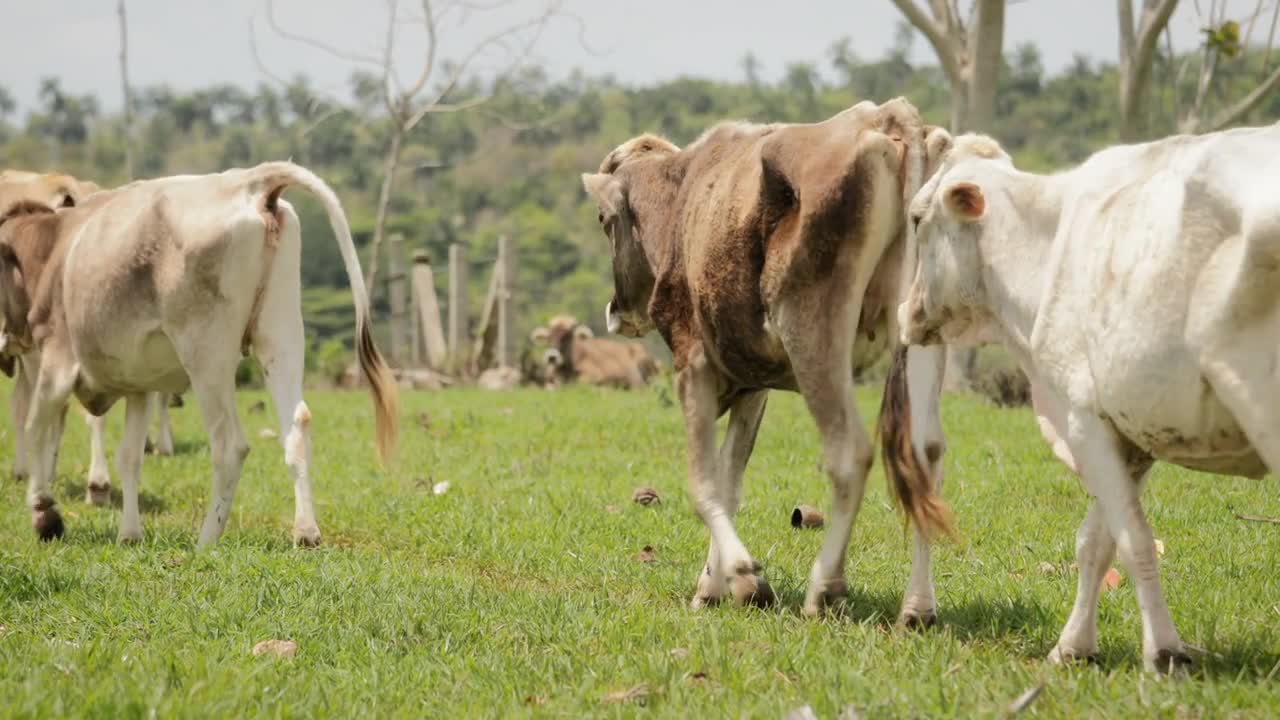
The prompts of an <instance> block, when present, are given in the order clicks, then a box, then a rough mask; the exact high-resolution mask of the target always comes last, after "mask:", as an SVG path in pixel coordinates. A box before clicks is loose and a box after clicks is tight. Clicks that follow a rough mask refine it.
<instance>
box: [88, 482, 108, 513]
mask: <svg viewBox="0 0 1280 720" xmlns="http://www.w3.org/2000/svg"><path fill="white" fill-rule="evenodd" d="M84 501H85V502H87V503H89V504H90V505H93V506H96V507H106V506H108V505H110V504H111V485H110V484H107V485H100V484H97V483H92V482H91V483H89V486H88V488H87V489H86V490H85V491H84Z"/></svg>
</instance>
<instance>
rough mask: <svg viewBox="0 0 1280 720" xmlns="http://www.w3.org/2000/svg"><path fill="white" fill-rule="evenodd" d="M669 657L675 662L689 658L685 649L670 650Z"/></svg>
mask: <svg viewBox="0 0 1280 720" xmlns="http://www.w3.org/2000/svg"><path fill="white" fill-rule="evenodd" d="M671 657H672V658H674V659H676V660H684V659H685V658H687V657H689V650H688V649H687V648H671Z"/></svg>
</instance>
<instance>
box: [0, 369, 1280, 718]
mask: <svg viewBox="0 0 1280 720" xmlns="http://www.w3.org/2000/svg"><path fill="white" fill-rule="evenodd" d="M262 397H263V396H262V395H261V394H255V393H246V394H244V395H243V396H242V398H241V410H242V412H241V418H242V419H243V420H244V421H245V426H246V433H247V434H248V435H249V436H250V437H251V438H252V441H251V442H252V445H253V452H251V453H250V456H249V459H248V461H247V463H246V466H245V474H244V477H243V479H242V481H241V484H240V489H239V493H238V496H237V498H236V505H235V510H234V512H233V514H232V518H231V522H230V524H229V527H228V530H227V533H226V535H225V536H224V538H223V540H222V541H221V543H220V544H219V545H218V546H217V547H216V549H215V550H213V551H212V552H207V553H201V554H195V553H194V551H193V548H194V544H195V539H196V526H197V523H198V521H199V519H200V518H201V517H202V513H203V508H204V505H205V502H206V498H207V493H208V491H209V490H208V484H209V480H208V478H209V475H210V472H211V470H210V466H209V463H208V459H207V452H206V450H205V447H206V446H205V444H204V436H203V432H202V431H201V430H200V427H199V421H198V413H197V411H196V410H195V408H194V407H193V406H192V405H191V404H188V406H187V407H186V408H184V409H181V410H177V411H175V412H174V421H175V424H176V428H175V432H176V435H177V438H178V442H179V451H180V452H179V454H178V455H177V456H176V457H173V458H150V457H149V458H148V459H147V460H146V462H145V465H144V469H143V499H142V501H143V511H144V517H143V522H144V532H145V533H146V537H145V541H144V542H143V543H142V544H141V545H140V546H136V547H121V546H117V545H116V544H115V534H116V527H117V522H118V517H117V515H118V510H112V511H107V510H99V509H95V508H92V507H90V506H88V505H85V504H84V503H83V501H82V496H83V494H84V480H83V476H84V473H85V469H86V465H87V452H86V447H87V439H86V438H87V434H86V430H85V427H84V423H83V422H81V421H80V420H79V419H78V418H77V417H74V416H72V417H69V418H68V431H67V442H66V444H65V446H64V448H63V450H62V453H61V467H60V474H59V477H58V481H57V484H56V487H55V494H56V496H57V497H58V499H59V501H60V502H62V503H63V505H62V506H63V508H64V511H66V515H67V523H68V532H67V536H66V538H65V539H63V540H62V541H60V542H55V543H53V544H49V545H42V544H40V543H38V542H37V541H36V539H35V537H34V534H33V533H32V531H31V529H30V527H29V524H28V517H29V516H28V513H27V511H26V509H25V508H24V506H23V490H22V488H20V487H19V486H18V485H17V484H15V483H12V482H5V483H0V508H2V512H0V715H2V716H5V717H33V716H40V717H65V716H89V717H97V718H104V717H143V716H158V717H256V716H275V717H308V718H310V717H456V718H461V717H479V716H493V715H503V716H506V715H534V716H549V717H553V716H558V717H584V716H593V717H595V716H606V717H608V716H661V717H746V716H749V717H765V718H780V717H782V716H783V715H784V714H785V713H786V712H787V711H789V710H791V709H793V708H796V707H798V706H802V705H806V704H808V705H812V707H813V708H814V710H815V711H816V712H817V714H818V716H819V717H824V718H830V717H835V716H836V714H837V713H838V712H839V711H840V710H841V709H842V708H844V707H846V706H848V705H853V706H856V707H858V708H860V709H861V710H862V711H863V712H865V713H866V714H867V717H974V716H988V715H998V714H1000V713H1002V712H1004V708H1005V707H1006V706H1007V705H1008V703H1009V702H1010V701H1011V700H1013V699H1014V698H1015V697H1017V696H1018V695H1020V694H1021V693H1022V692H1023V691H1025V690H1027V689H1028V688H1032V687H1035V686H1037V685H1039V684H1041V683H1043V685H1044V689H1043V692H1042V693H1041V694H1040V696H1039V698H1038V699H1037V700H1036V701H1035V702H1034V703H1033V704H1032V705H1031V706H1030V708H1029V709H1027V710H1026V711H1025V713H1024V714H1026V715H1034V716H1037V717H1111V716H1116V717H1120V716H1135V717H1153V716H1160V717H1232V716H1239V717H1268V716H1275V715H1276V714H1277V713H1280V672H1277V670H1276V668H1277V665H1278V663H1280V632H1278V631H1277V629H1276V627H1277V621H1280V573H1277V558H1280V526H1276V525H1268V524H1261V523H1252V522H1242V521H1240V520H1237V519H1236V518H1235V517H1234V512H1243V513H1250V514H1254V515H1263V516H1280V496H1278V494H1277V491H1276V486H1275V484H1274V483H1273V481H1271V480H1266V481H1261V482H1258V481H1249V480H1241V479H1233V478H1219V477H1212V476H1207V475H1196V474H1193V473H1189V472H1184V471H1180V470H1175V469H1172V468H1169V467H1159V468H1157V470H1156V473H1155V476H1154V478H1153V480H1152V482H1151V483H1150V486H1149V490H1148V493H1147V509H1148V513H1149V516H1150V519H1151V522H1152V525H1153V526H1154V528H1155V530H1156V535H1157V537H1159V538H1161V539H1162V540H1163V541H1164V543H1165V546H1166V549H1167V550H1166V553H1165V555H1164V557H1163V558H1162V560H1161V565H1162V572H1163V579H1164V582H1165V588H1166V592H1167V596H1168V598H1169V602H1170V605H1171V606H1172V609H1173V615H1174V619H1175V621H1176V622H1177V623H1178V627H1179V629H1180V631H1181V633H1182V635H1183V638H1184V639H1185V640H1186V641H1187V642H1189V643H1191V644H1194V645H1196V646H1199V647H1200V648H1204V649H1205V650H1207V651H1208V652H1207V654H1205V655H1201V656H1200V657H1199V658H1198V665H1197V668H1196V670H1195V672H1194V673H1193V675H1192V676H1191V678H1190V679H1188V680H1186V681H1183V682H1167V681H1158V680H1156V679H1155V678H1154V677H1152V676H1149V675H1146V674H1144V673H1143V672H1142V669H1141V667H1142V662H1141V655H1140V625H1139V618H1138V611H1137V606H1136V602H1135V600H1134V594H1133V587H1132V584H1131V583H1129V582H1127V581H1126V582H1125V583H1124V584H1122V585H1121V586H1120V587H1119V588H1118V589H1115V590H1112V591H1109V592H1108V593H1106V594H1105V595H1104V598H1103V604H1102V612H1101V617H1102V624H1101V638H1100V642H1101V646H1102V656H1101V658H1100V660H1101V662H1100V663H1099V665H1097V666H1090V667H1079V668H1073V669H1057V668H1053V667H1049V666H1047V665H1046V664H1045V663H1044V662H1043V661H1042V658H1043V657H1044V656H1045V655H1046V654H1047V653H1048V651H1049V650H1050V648H1051V647H1052V646H1053V642H1054V640H1055V639H1056V637H1057V633H1058V630H1059V628H1060V626H1061V625H1062V623H1063V621H1064V620H1065V618H1066V615H1067V611H1068V609H1069V607H1070V602H1071V597H1072V593H1073V592H1074V587H1075V578H1074V572H1073V571H1072V570H1071V568H1070V566H1071V563H1072V560H1073V553H1074V550H1073V547H1074V531H1075V527H1076V525H1077V524H1078V522H1079V520H1080V518H1081V517H1082V515H1083V512H1084V508H1085V504H1086V498H1085V495H1084V492H1083V491H1082V490H1081V489H1080V487H1079V485H1078V484H1077V483H1076V481H1075V480H1074V479H1073V478H1072V477H1071V476H1069V475H1068V474H1067V472H1066V471H1065V470H1063V469H1061V468H1060V467H1059V466H1058V465H1057V464H1056V463H1055V461H1054V460H1053V459H1052V457H1051V455H1050V453H1049V451H1048V450H1047V449H1046V448H1045V447H1044V446H1043V444H1042V443H1041V441H1040V440H1039V438H1038V436H1037V435H1036V433H1035V431H1034V425H1033V422H1032V418H1031V416H1030V414H1029V412H1028V411H1026V410H1018V411H1012V410H996V409H993V408H990V407H988V406H986V405H985V404H983V403H982V402H980V401H979V400H976V399H970V398H961V397H955V398H949V399H948V400H947V401H946V402H945V404H944V413H945V423H946V429H947V431H948V433H949V441H950V444H949V447H950V451H949V453H948V454H947V456H946V464H947V473H948V486H947V489H946V495H947V497H948V498H949V499H950V501H951V502H952V503H953V505H954V508H955V510H956V514H957V518H958V524H959V528H960V531H961V533H962V536H963V537H962V542H960V543H958V544H949V545H943V546H942V547H940V548H939V550H938V552H937V556H936V557H937V559H936V565H935V568H936V572H937V585H938V597H939V603H940V618H939V620H940V622H939V626H938V627H937V628H935V629H934V630H932V631H929V632H926V633H923V634H921V633H909V632H899V631H896V630H894V629H893V626H892V624H893V620H894V618H895V615H896V612H897V605H898V601H899V596H900V593H901V592H902V590H903V588H904V587H905V585H906V577H907V571H908V560H909V557H908V545H907V543H906V542H905V540H904V536H903V533H902V529H901V525H900V522H899V520H898V518H897V516H896V515H895V513H894V512H893V511H892V510H891V509H890V507H889V505H888V504H887V500H886V495H885V491H884V487H883V478H882V476H881V474H880V468H879V464H877V467H876V470H875V471H874V474H873V477H872V480H871V485H870V489H869V491H868V496H867V501H866V503H865V504H864V506H863V511H862V514H861V516H860V517H859V519H858V524H857V526H856V527H855V530H854V534H853V541H852V544H851V549H850V553H849V568H848V571H847V576H848V578H849V582H850V587H851V597H850V601H849V603H848V605H847V607H846V608H844V609H843V611H842V612H839V613H836V614H834V615H832V616H831V617H828V618H827V619H824V620H820V621H815V620H807V619H805V618H803V617H802V616H801V615H800V612H799V608H800V604H801V601H802V599H803V593H804V587H803V583H804V580H805V577H806V575H807V572H808V569H809V567H810V564H811V563H812V561H813V557H814V554H815V553H816V552H817V549H818V545H819V542H820V534H819V533H818V532H814V531H797V530H793V529H792V528H791V527H790V525H789V515H790V511H791V509H792V508H793V507H794V506H795V505H796V504H798V503H801V502H808V503H814V504H818V505H820V506H825V505H826V501H827V483H826V480H825V478H824V477H823V475H822V474H821V473H820V472H819V469H818V450H817V439H816V433H815V432H814V431H813V427H812V423H811V421H810V420H809V418H808V416H807V415H806V414H805V413H804V411H803V406H802V404H801V403H800V402H799V400H798V398H796V397H795V396H790V395H785V394H775V395H774V396H773V397H772V398H771V399H770V406H769V409H768V411H767V412H766V416H765V421H764V425H763V427H762V430H761V433H760V439H759V444H758V446H757V450H756V454H755V457H754V458H753V460H752V463H751V465H750V466H749V468H748V470H747V476H746V495H745V502H744V505H743V509H742V512H741V514H740V516H739V518H740V522H739V528H740V530H741V534H742V536H743V538H744V540H745V541H746V543H747V545H748V547H750V548H751V549H752V551H753V552H754V553H755V554H756V557H757V558H758V559H760V560H761V561H762V562H763V563H764V564H765V568H766V576H767V577H768V578H769V579H770V581H771V582H772V584H773V587H774V589H775V590H776V591H778V593H779V598H780V606H779V607H777V608H775V609H770V610H766V611H761V610H754V609H753V610H744V609H737V608H733V607H730V606H721V607H718V608H713V609H710V610H707V611H702V612H698V613H695V612H692V611H690V610H688V609H687V602H688V600H689V597H690V595H691V593H692V590H693V584H694V580H695V577H696V575H697V573H698V571H699V570H700V568H701V565H702V561H703V557H704V554H705V548H706V535H705V531H704V530H703V528H702V525H701V523H700V522H699V521H698V520H697V519H696V517H695V516H694V515H693V513H692V511H691V509H690V507H689V504H688V501H687V500H686V498H685V494H684V486H685V481H684V441H683V431H682V429H681V425H680V418H679V413H678V412H677V411H676V410H675V409H674V408H672V407H670V405H669V399H668V398H669V397H670V395H669V393H668V392H666V391H665V389H663V388H655V389H653V390H651V391H647V392H638V393H631V394H628V393H620V392H606V391H598V390H592V389H587V388H574V389H570V390H567V391H562V392H555V393H547V392H541V391H520V392H516V393H511V394H495V393H482V392H478V391H449V392H445V393H438V394H417V393H415V394H408V395H405V396H404V397H402V417H403V419H404V422H403V426H402V446H401V452H400V461H399V464H398V466H397V467H396V468H395V469H394V470H392V471H391V472H386V473H384V472H381V471H379V470H378V468H377V465H376V463H375V460H374V453H373V450H372V416H371V412H370V409H369V403H368V401H367V399H366V398H365V397H364V396H363V395H357V394H342V393H322V392H313V393H310V395H309V401H310V403H311V407H312V409H313V411H314V415H315V421H314V425H313V427H314V429H315V435H314V438H315V443H314V453H315V473H314V482H315V488H316V490H315V492H316V502H317V513H318V517H319V522H320V527H321V530H322V531H323V533H324V541H325V544H324V545H323V547H321V548H319V549H317V550H295V549H294V548H292V547H291V545H290V542H289V536H290V528H291V524H292V508H293V498H292V488H291V485H290V483H289V481H288V477H287V474H286V472H285V469H284V467H283V463H282V459H281V454H280V451H279V450H278V447H277V446H276V444H275V441H274V440H270V439H263V438H260V437H259V436H258V433H259V431H260V430H261V429H262V428H264V427H267V426H268V425H269V424H270V421H269V420H268V414H264V413H261V412H258V413H251V412H249V411H248V408H249V406H250V405H251V404H253V403H254V402H255V401H257V400H260V399H262ZM859 397H860V406H861V408H862V410H863V412H864V413H865V414H864V417H868V418H870V417H873V413H874V409H875V407H876V402H877V393H876V392H874V389H871V388H866V389H863V390H862V391H860V396H859ZM2 399H3V402H4V403H5V407H6V408H7V403H8V398H7V397H4V398H2ZM424 420H425V423H424V422H423V421H424ZM424 424H425V427H424ZM3 427H4V429H5V430H4V432H3V434H2V435H0V467H8V465H9V462H10V460H11V456H12V437H11V435H10V433H9V431H8V423H7V422H6V423H4V425H3ZM119 427H120V418H119V417H113V423H112V426H111V431H112V440H113V442H114V438H115V437H116V435H117V434H118V432H119ZM441 481H447V482H448V483H449V484H450V485H449V490H448V492H447V493H445V494H443V495H433V493H432V491H431V487H432V485H433V484H434V483H438V482H441ZM639 485H651V486H654V487H656V488H657V489H658V491H659V493H661V496H662V502H661V504H659V505H655V506H651V507H642V506H639V505H636V504H634V503H633V502H632V501H631V492H632V489H633V488H634V487H636V486H639ZM118 502H119V498H118V494H117V497H116V503H117V506H118ZM646 545H648V546H652V548H653V556H654V561H653V562H640V561H638V560H637V555H638V554H639V553H640V552H641V550H642V548H644V547H645V546H646ZM1042 562H1048V563H1050V564H1052V565H1053V568H1054V569H1053V571H1046V570H1045V569H1042V567H1041V563H1042ZM273 638H278V639H289V640H293V641H295V642H296V643H297V644H298V653H297V656H296V657H295V658H294V659H292V660H288V659H281V658H273V657H268V656H263V657H253V656H251V653H250V650H251V648H252V647H253V646H254V644H255V643H257V642H259V641H261V640H267V639H273ZM637 686H644V687H645V688H646V689H647V690H648V694H647V696H645V697H641V698H636V699H634V700H632V701H628V702H607V699H609V698H610V696H611V695H612V694H615V693H618V692H619V691H625V690H628V689H630V688H635V687H637ZM637 694H638V693H637Z"/></svg>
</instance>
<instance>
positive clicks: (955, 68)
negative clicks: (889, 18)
mask: <svg viewBox="0 0 1280 720" xmlns="http://www.w3.org/2000/svg"><path fill="white" fill-rule="evenodd" d="M893 4H894V5H896V6H897V7H898V11H899V12H901V13H902V14H903V16H904V17H906V18H907V22H909V23H911V24H912V25H914V26H915V28H916V29H917V30H919V31H920V32H921V33H923V34H924V36H925V38H926V39H927V40H928V41H929V44H930V45H932V46H933V51H934V53H936V54H937V56H938V62H940V63H941V64H942V71H943V72H944V73H946V76H947V80H949V81H950V82H951V85H952V87H953V88H954V87H958V86H959V85H960V83H961V77H960V61H959V58H958V57H957V56H958V55H959V51H960V48H959V47H958V45H959V43H960V40H959V39H958V38H956V37H954V36H952V35H951V25H952V23H951V22H950V21H949V20H947V21H946V26H943V25H939V24H938V20H937V19H936V18H931V17H929V16H928V15H926V14H925V11H924V9H923V8H921V7H920V6H919V5H917V4H916V0H893ZM939 5H941V8H940V7H939ZM940 9H942V10H945V12H946V15H943V16H941V17H942V18H944V19H945V18H950V17H951V11H950V9H949V8H947V7H946V0H934V10H933V12H934V15H935V16H938V13H939V10H940Z"/></svg>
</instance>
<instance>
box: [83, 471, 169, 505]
mask: <svg viewBox="0 0 1280 720" xmlns="http://www.w3.org/2000/svg"><path fill="white" fill-rule="evenodd" d="M58 485H59V489H60V490H61V496H62V497H64V498H68V499H70V498H74V499H76V500H82V499H84V496H85V492H86V491H87V490H88V486H87V484H86V482H85V480H84V478H79V477H77V478H69V477H68V478H62V479H61V481H60V482H59V483H58ZM123 504H124V496H123V495H122V494H121V491H120V488H119V486H117V485H116V484H112V485H111V505H110V507H106V508H102V509H103V510H119V509H120V508H121V507H122V506H123ZM168 509H169V503H167V502H166V501H165V499H164V498H163V497H162V496H160V495H157V494H156V493H153V492H149V491H147V490H144V489H142V488H138V510H139V511H141V512H142V513H143V514H155V513H162V512H165V511H166V510H168Z"/></svg>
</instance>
